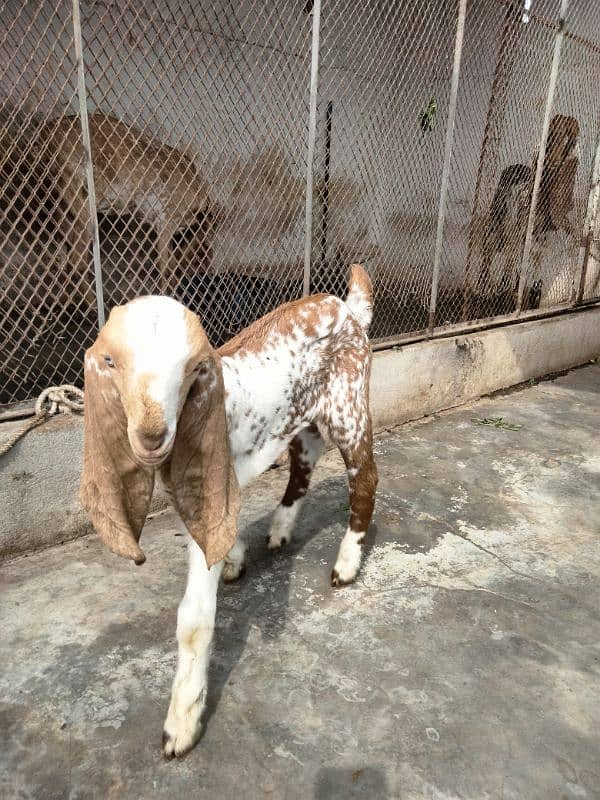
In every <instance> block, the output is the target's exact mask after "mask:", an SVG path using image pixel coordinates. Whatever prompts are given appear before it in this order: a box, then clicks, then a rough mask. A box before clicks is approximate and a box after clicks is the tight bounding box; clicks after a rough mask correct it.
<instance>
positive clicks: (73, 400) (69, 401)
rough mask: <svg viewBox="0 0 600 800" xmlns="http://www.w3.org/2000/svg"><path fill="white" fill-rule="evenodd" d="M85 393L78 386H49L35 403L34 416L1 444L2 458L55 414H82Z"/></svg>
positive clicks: (0, 456) (0, 454)
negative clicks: (26, 435) (27, 434)
mask: <svg viewBox="0 0 600 800" xmlns="http://www.w3.org/2000/svg"><path fill="white" fill-rule="evenodd" d="M82 413H83V391H82V390H81V389H78V388H77V387H76V386H71V385H70V384H64V385H63V386H49V387H48V388H47V389H44V391H43V392H42V393H41V394H40V396H39V397H38V399H37V400H36V402H35V410H34V415H33V417H31V418H30V419H28V420H26V422H24V423H23V425H21V427H19V428H17V430H16V431H15V432H14V433H13V434H12V435H11V436H9V437H8V439H5V440H4V441H3V442H2V444H0V458H2V456H3V455H5V454H6V453H8V451H9V450H10V449H11V448H12V447H14V445H15V444H16V443H17V442H18V441H19V439H22V438H23V436H25V434H26V433H29V431H31V430H33V428H37V426H38V425H41V424H42V422H45V421H46V420H47V419H48V418H49V417H52V416H54V415H55V414H82Z"/></svg>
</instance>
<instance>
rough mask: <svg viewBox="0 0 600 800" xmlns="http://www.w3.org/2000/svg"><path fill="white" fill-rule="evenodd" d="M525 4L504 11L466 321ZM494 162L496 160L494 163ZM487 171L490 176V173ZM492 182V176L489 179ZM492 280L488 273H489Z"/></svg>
mask: <svg viewBox="0 0 600 800" xmlns="http://www.w3.org/2000/svg"><path fill="white" fill-rule="evenodd" d="M522 6H523V3H522V0H521V1H520V2H515V0H508V2H507V3H506V7H505V11H504V25H503V28H502V36H501V38H500V45H499V47H498V54H497V56H496V68H495V70H494V79H493V81H492V88H491V90H490V100H489V103H488V108H487V113H486V118H485V128H484V131H483V140H482V142H481V152H480V155H479V165H478V167H477V178H476V180H475V193H474V196H473V207H472V211H471V220H470V223H469V239H468V244H467V260H466V263H465V272H464V276H463V306H462V320H463V321H466V320H468V319H469V313H470V308H471V297H472V294H473V291H472V285H471V282H472V280H473V276H472V272H473V262H474V261H475V248H476V241H477V238H478V227H479V219H478V216H479V211H480V206H481V199H482V195H483V194H484V191H485V187H484V178H487V176H489V174H490V173H492V172H493V173H495V172H496V171H497V164H498V154H499V146H498V145H499V141H500V137H501V130H502V127H503V125H504V119H505V116H506V107H507V94H508V88H509V85H510V83H509V82H510V78H511V76H512V71H513V66H514V62H515V59H516V57H517V53H518V46H517V43H518V40H519V34H520V31H521V29H522V27H523V22H522V15H523V8H522ZM490 161H492V162H493V164H492V166H490ZM486 173H487V175H486ZM488 181H489V178H488ZM485 278H486V280H488V276H485Z"/></svg>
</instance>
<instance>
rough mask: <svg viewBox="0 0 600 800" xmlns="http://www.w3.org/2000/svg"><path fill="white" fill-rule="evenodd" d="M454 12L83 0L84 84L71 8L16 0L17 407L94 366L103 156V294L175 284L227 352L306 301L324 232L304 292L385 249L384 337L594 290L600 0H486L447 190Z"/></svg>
mask: <svg viewBox="0 0 600 800" xmlns="http://www.w3.org/2000/svg"><path fill="white" fill-rule="evenodd" d="M77 5H78V2H77V0H75V6H74V7H75V8H77ZM460 5H461V4H460V2H459V0H452V2H447V0H410V1H409V2H404V3H397V2H394V1H393V0H362V2H360V3H359V2H358V0H321V3H320V4H319V3H317V4H316V6H315V5H314V4H313V0H307V2H304V0H303V2H300V3H296V2H293V1H292V0H284V1H283V2H280V3H259V2H257V0H242V2H237V1H235V2H234V0H216V1H215V2H211V3H208V2H205V0H149V1H148V2H145V3H137V2H133V0H120V2H116V0H81V7H80V15H81V36H82V43H83V55H84V70H83V73H82V74H83V77H84V84H82V83H81V82H79V83H78V80H77V77H78V75H77V64H76V59H75V48H74V31H75V30H76V28H74V19H73V17H72V14H71V10H72V9H71V4H58V5H57V4H54V3H50V2H44V1H43V0H42V1H41V2H29V3H19V2H16V0H12V1H11V2H4V3H1V4H0V13H1V18H2V20H4V23H3V26H2V28H1V29H0V53H1V54H2V57H1V59H0V177H1V185H0V236H1V243H0V339H1V341H2V360H1V364H0V366H1V368H2V379H1V381H0V404H5V403H11V402H14V401H18V400H24V399H27V398H30V397H33V396H34V395H36V394H37V393H38V392H39V391H40V390H41V389H42V388H44V387H45V386H47V385H48V384H55V383H64V382H73V383H78V382H80V379H81V362H82V354H83V350H84V349H85V347H86V346H87V345H88V344H89V342H90V341H91V340H92V338H93V336H94V335H95V330H96V328H97V311H96V297H95V292H94V265H93V260H92V249H91V242H92V226H91V223H92V221H93V220H92V217H91V215H90V205H89V203H88V184H87V174H86V167H88V170H89V168H90V167H91V169H92V172H93V185H94V188H95V195H96V205H97V221H98V228H99V239H100V253H99V256H100V259H99V261H100V264H101V283H102V287H103V294H104V303H105V306H106V310H107V311H108V310H110V308H111V307H112V306H113V305H115V304H119V303H122V302H124V301H126V300H128V299H131V298H133V297H135V296H138V295H140V294H145V293H154V292H166V293H169V294H171V295H173V296H175V297H177V298H179V299H181V300H182V301H183V302H185V303H186V304H187V305H189V306H190V307H191V308H193V309H194V310H195V311H197V312H198V313H199V314H200V316H201V318H202V321H203V323H204V325H205V327H206V329H207V333H208V335H209V337H210V339H211V340H212V342H213V343H214V344H215V345H218V344H220V343H222V342H224V341H225V340H226V339H227V338H229V337H230V336H231V335H232V334H233V333H235V332H237V331H238V330H239V329H241V328H242V327H244V326H245V325H247V324H248V323H249V322H251V321H252V320H253V319H256V318H257V317H259V316H261V315H262V314H264V313H265V312H267V311H268V310H270V309H271V308H273V307H274V306H275V305H277V304H279V303H281V302H284V301H285V300H287V299H291V298H294V297H298V296H300V295H301V294H302V290H303V277H304V271H305V241H306V240H308V244H309V247H308V255H309V258H308V267H309V278H310V280H309V283H310V289H311V291H330V292H334V293H336V294H339V295H342V296H343V294H344V292H345V289H346V274H347V272H346V270H347V266H348V264H349V263H351V262H352V261H357V260H359V261H363V262H364V263H365V264H366V265H367V267H368V269H369V270H370V273H371V275H372V277H373V279H374V284H375V315H374V321H373V326H372V329H371V336H372V338H373V339H374V340H376V341H377V340H396V339H399V340H400V339H402V338H403V337H406V336H417V335H435V334H436V332H438V331H443V330H445V326H448V325H454V326H458V327H459V328H460V326H464V325H465V324H467V323H471V322H473V321H474V320H480V319H487V318H490V317H492V318H497V317H499V316H505V315H513V316H515V317H516V316H518V315H519V314H523V313H525V312H527V311H530V310H545V309H546V310H552V309H554V308H560V307H564V306H565V305H568V304H572V303H574V304H576V303H577V302H581V301H587V300H591V299H593V298H596V297H600V208H599V206H600V203H599V202H598V197H597V195H598V191H597V190H595V189H594V180H595V178H597V177H598V174H599V172H600V154H599V151H598V143H599V142H600V120H599V118H598V115H597V113H596V109H597V108H598V107H599V106H600V103H599V100H600V97H599V94H600V9H599V8H598V7H597V5H596V4H592V3H577V4H576V3H572V10H570V11H569V12H568V14H567V19H566V24H565V25H564V26H563V27H562V28H561V26H560V25H559V22H560V20H559V8H560V3H559V2H558V0H532V2H527V3H526V2H525V0H469V2H468V3H467V6H466V18H465V28H464V39H463V45H462V52H461V54H460V55H461V56H462V57H461V59H460V62H459V63H460V71H459V73H458V93H457V96H456V106H455V110H456V124H455V129H454V137H453V140H452V142H451V144H452V150H451V159H450V162H449V180H448V183H447V185H446V184H444V182H443V181H442V172H443V169H442V166H443V161H444V148H445V143H446V137H447V127H448V119H449V115H450V110H451V109H450V106H451V103H452V97H451V92H450V85H451V77H452V70H453V62H455V63H457V62H456V59H455V56H456V52H455V48H456V47H457V41H458V40H457V36H456V34H457V25H458V19H459V7H460ZM319 6H320V17H319V20H320V40H319V41H318V42H317V39H316V37H315V38H313V23H314V21H315V16H316V12H318V11H319ZM561 31H563V32H564V40H562V49H560V50H559V62H558V67H559V68H558V79H557V81H556V85H555V87H554V91H553V92H552V91H551V88H552V87H551V83H552V81H551V65H552V59H553V55H555V52H556V44H557V41H559V38H558V37H559V36H560V35H561ZM315 33H316V30H315ZM313 46H316V47H317V54H318V57H319V59H318V73H316V72H313V75H312V78H313V85H315V86H317V87H318V88H317V98H316V100H317V115H316V120H315V124H316V127H315V129H314V131H312V133H313V134H314V141H315V152H314V159H313V160H312V162H311V163H310V164H309V163H308V156H307V142H308V140H309V129H310V125H311V117H310V116H309V96H310V85H311V57H312V56H313V55H314V53H313V51H312V48H313ZM549 99H552V103H551V104H550V103H549ZM81 103H83V104H84V106H85V107H86V108H87V111H88V114H89V126H90V137H91V156H90V160H89V163H88V160H86V151H85V146H84V138H83V137H82V121H81V119H80V116H79V109H80V104H81ZM547 113H548V114H549V116H548V122H549V133H548V137H547V140H543V137H542V133H543V127H544V126H543V123H544V118H545V114H547ZM540 151H544V152H545V155H544V158H543V161H542V160H541V161H540V168H541V172H540V182H539V187H538V189H537V192H536V191H534V176H535V172H536V166H537V159H538V154H539V153H540ZM310 169H312V172H313V178H314V181H313V184H314V191H313V195H312V197H310V198H308V201H309V203H308V206H309V209H312V211H311V213H310V215H309V227H307V222H306V217H305V205H306V203H307V197H306V186H307V182H308V177H309V170H310ZM442 200H443V201H444V202H442ZM532 201H534V205H535V208H534V211H532V212H531V215H532V216H531V221H532V235H531V249H530V253H529V257H527V252H526V251H525V252H524V249H525V241H526V231H527V223H528V219H529V217H530V211H531V208H532ZM443 207H445V209H446V214H445V218H443V219H441V222H443V225H441V222H440V209H441V208H443ZM438 223H440V225H441V227H439V230H440V231H441V234H442V238H441V240H440V241H441V259H440V261H439V274H437V273H436V272H435V271H434V268H433V264H434V250H435V243H436V231H437V230H438ZM434 283H436V285H435V286H434V285H433V284H434ZM432 293H433V295H434V296H437V303H436V305H435V316H434V318H433V319H430V318H429V310H430V303H431V298H432Z"/></svg>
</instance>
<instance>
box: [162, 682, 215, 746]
mask: <svg viewBox="0 0 600 800" xmlns="http://www.w3.org/2000/svg"><path fill="white" fill-rule="evenodd" d="M205 694H206V692H205V691H203V692H202V694H201V696H200V697H199V698H198V700H196V701H195V702H193V703H192V704H191V705H190V706H189V707H187V708H185V709H182V708H179V709H177V710H173V703H171V708H169V713H168V715H167V719H166V720H165V726H164V729H163V738H162V742H163V752H164V754H165V756H166V757H167V758H173V757H174V756H177V757H178V756H183V755H185V753H187V752H188V750H191V749H192V747H193V746H194V745H195V744H196V742H197V741H198V737H199V736H200V730H201V727H202V725H201V722H200V718H201V716H202V711H203V710H204V697H205Z"/></svg>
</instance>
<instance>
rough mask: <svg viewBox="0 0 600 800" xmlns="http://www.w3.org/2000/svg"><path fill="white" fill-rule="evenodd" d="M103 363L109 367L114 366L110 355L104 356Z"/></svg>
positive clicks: (112, 367)
mask: <svg viewBox="0 0 600 800" xmlns="http://www.w3.org/2000/svg"><path fill="white" fill-rule="evenodd" d="M104 363H105V364H106V366H107V367H110V368H111V369H114V368H115V362H114V361H113V360H112V358H111V357H110V356H104Z"/></svg>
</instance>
